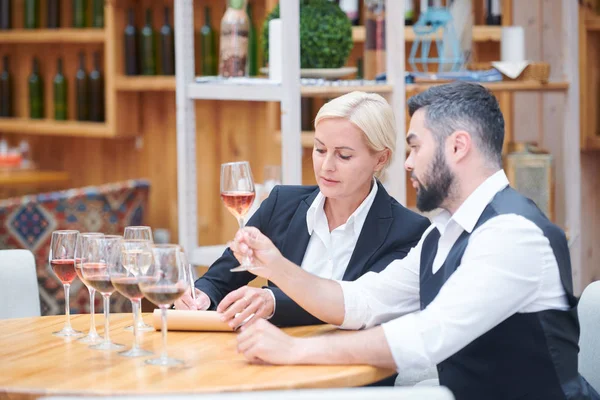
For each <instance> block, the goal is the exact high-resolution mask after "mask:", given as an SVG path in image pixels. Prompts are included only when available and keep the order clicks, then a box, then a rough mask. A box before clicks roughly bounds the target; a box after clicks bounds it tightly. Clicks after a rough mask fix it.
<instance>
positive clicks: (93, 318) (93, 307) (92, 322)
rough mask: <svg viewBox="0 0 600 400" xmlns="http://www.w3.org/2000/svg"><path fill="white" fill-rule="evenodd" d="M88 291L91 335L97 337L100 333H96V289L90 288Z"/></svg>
mask: <svg viewBox="0 0 600 400" xmlns="http://www.w3.org/2000/svg"><path fill="white" fill-rule="evenodd" d="M88 291H89V292H90V317H91V318H90V333H89V334H90V335H94V336H95V335H97V334H98V333H97V332H96V304H94V303H95V302H94V298H95V296H96V289H94V288H89V287H88Z"/></svg>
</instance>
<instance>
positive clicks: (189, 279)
mask: <svg viewBox="0 0 600 400" xmlns="http://www.w3.org/2000/svg"><path fill="white" fill-rule="evenodd" d="M179 257H180V261H181V263H182V264H183V268H184V269H185V273H186V276H187V282H188V284H189V287H190V292H191V294H192V299H194V301H196V290H194V289H195V286H194V272H193V270H192V264H190V263H189V261H188V259H187V256H186V255H185V252H184V251H183V249H181V248H180V250H179Z"/></svg>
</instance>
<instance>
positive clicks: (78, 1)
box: [73, 0, 87, 28]
mask: <svg viewBox="0 0 600 400" xmlns="http://www.w3.org/2000/svg"><path fill="white" fill-rule="evenodd" d="M85 27H87V0H73V28H85Z"/></svg>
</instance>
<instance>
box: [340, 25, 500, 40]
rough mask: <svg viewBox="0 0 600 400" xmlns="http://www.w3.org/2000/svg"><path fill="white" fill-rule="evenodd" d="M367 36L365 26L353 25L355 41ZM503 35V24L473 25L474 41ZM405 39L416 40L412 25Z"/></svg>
mask: <svg viewBox="0 0 600 400" xmlns="http://www.w3.org/2000/svg"><path fill="white" fill-rule="evenodd" d="M438 36H439V35H438ZM365 37H366V30H365V27H364V26H353V27H352V40H354V42H355V43H362V42H364V41H365ZM434 37H435V36H434ZM501 37H502V27H501V26H487V25H480V26H474V27H473V41H474V42H500V39H501ZM404 39H405V41H406V42H413V41H414V40H415V31H414V30H413V28H412V27H411V26H407V27H405V28H404Z"/></svg>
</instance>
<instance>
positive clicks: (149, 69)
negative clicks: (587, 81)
mask: <svg viewBox="0 0 600 400" xmlns="http://www.w3.org/2000/svg"><path fill="white" fill-rule="evenodd" d="M154 41H155V37H154V30H153V29H152V10H150V9H149V8H148V9H147V10H146V25H144V27H143V28H142V31H141V38H140V58H141V60H142V75H156V47H155V44H154Z"/></svg>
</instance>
